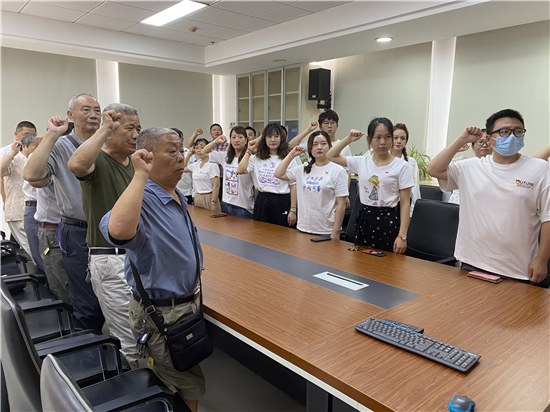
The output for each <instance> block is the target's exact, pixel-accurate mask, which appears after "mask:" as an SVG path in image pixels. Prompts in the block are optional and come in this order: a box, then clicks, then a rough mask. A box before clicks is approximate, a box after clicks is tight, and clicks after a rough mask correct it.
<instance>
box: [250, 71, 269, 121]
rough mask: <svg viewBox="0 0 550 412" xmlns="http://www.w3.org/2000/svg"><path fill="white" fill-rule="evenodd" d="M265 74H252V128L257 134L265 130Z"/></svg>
mask: <svg viewBox="0 0 550 412" xmlns="http://www.w3.org/2000/svg"><path fill="white" fill-rule="evenodd" d="M265 78H266V73H265V72H258V73H252V127H253V128H254V129H256V131H257V132H261V131H263V130H264V126H265V124H266V123H265V118H266V113H265V112H266V107H265Z"/></svg>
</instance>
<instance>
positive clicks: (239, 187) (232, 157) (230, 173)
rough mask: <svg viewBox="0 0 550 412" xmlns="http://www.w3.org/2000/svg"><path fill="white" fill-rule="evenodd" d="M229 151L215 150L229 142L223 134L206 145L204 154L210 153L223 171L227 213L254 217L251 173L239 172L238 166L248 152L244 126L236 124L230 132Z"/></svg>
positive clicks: (211, 158)
mask: <svg viewBox="0 0 550 412" xmlns="http://www.w3.org/2000/svg"><path fill="white" fill-rule="evenodd" d="M229 142H230V143H229V148H228V149H227V152H214V151H213V149H214V148H215V147H216V146H219V145H222V144H224V143H227V138H226V137H225V136H223V135H221V136H219V137H217V138H216V139H215V140H213V141H212V142H210V143H209V144H207V145H206V147H205V148H204V149H202V153H203V154H207V155H209V159H210V162H212V163H217V164H219V165H220V166H221V168H222V171H223V189H222V190H223V192H222V196H223V202H224V203H225V213H227V214H230V215H236V216H242V217H246V218H248V219H252V212H253V210H254V190H253V187H252V179H251V177H250V175H249V174H244V175H239V174H237V167H238V166H239V162H240V161H241V160H242V158H243V157H244V155H245V153H246V148H247V144H248V138H247V137H246V130H245V128H244V127H242V126H235V127H234V128H233V129H231V132H230V133H229Z"/></svg>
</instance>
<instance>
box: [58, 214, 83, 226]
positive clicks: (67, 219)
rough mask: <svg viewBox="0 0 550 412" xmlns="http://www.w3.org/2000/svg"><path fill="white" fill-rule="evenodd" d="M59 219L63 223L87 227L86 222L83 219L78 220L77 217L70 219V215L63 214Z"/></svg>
mask: <svg viewBox="0 0 550 412" xmlns="http://www.w3.org/2000/svg"><path fill="white" fill-rule="evenodd" d="M61 221H62V222H63V223H65V224H66V225H71V226H80V227H88V223H87V222H84V221H83V220H78V219H72V218H70V217H65V216H63V217H62V218H61Z"/></svg>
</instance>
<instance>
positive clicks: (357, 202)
mask: <svg viewBox="0 0 550 412" xmlns="http://www.w3.org/2000/svg"><path fill="white" fill-rule="evenodd" d="M350 202H351V198H350ZM362 208H363V205H362V204H361V199H360V196H359V193H357V194H356V196H355V199H354V200H353V203H352V204H351V215H350V217H349V221H348V226H347V227H346V233H345V234H344V239H343V240H345V241H346V242H351V243H355V220H356V219H357V215H358V214H359V211H360V210H361V209H362Z"/></svg>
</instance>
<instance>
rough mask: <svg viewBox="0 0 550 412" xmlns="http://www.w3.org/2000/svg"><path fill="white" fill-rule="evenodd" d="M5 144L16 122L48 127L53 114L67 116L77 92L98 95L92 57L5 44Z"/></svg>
mask: <svg viewBox="0 0 550 412" xmlns="http://www.w3.org/2000/svg"><path fill="white" fill-rule="evenodd" d="M1 52H2V65H1V71H2V103H3V104H2V145H3V146H4V145H6V144H8V143H11V142H12V141H13V133H14V131H15V126H16V125H17V123H19V122H20V121H22V120H29V121H31V122H33V123H34V124H35V125H36V127H37V128H38V132H39V133H44V132H45V131H46V123H47V121H48V119H49V118H50V117H51V116H54V115H60V116H65V115H66V113H67V109H68V102H69V99H70V98H71V97H72V96H73V95H74V94H76V93H82V92H86V93H90V94H92V95H94V96H95V95H96V92H97V82H96V63H95V60H92V59H82V58H79V57H68V56H60V55H57V54H48V53H38V52H32V51H25V50H19V49H11V48H7V47H2V51H1Z"/></svg>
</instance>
